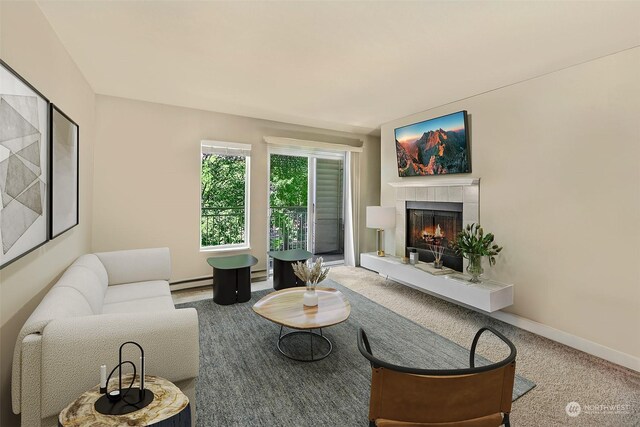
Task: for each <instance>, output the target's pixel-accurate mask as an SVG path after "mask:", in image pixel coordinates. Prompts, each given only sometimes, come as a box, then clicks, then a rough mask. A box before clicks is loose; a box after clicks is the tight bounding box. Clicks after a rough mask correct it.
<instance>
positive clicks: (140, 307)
mask: <svg viewBox="0 0 640 427" xmlns="http://www.w3.org/2000/svg"><path fill="white" fill-rule="evenodd" d="M167 310H175V307H174V306H173V299H172V298H171V296H161V297H153V298H143V299H136V300H131V301H122V302H113V303H110V304H105V305H104V306H103V308H102V313H104V314H109V313H144V312H149V311H167Z"/></svg>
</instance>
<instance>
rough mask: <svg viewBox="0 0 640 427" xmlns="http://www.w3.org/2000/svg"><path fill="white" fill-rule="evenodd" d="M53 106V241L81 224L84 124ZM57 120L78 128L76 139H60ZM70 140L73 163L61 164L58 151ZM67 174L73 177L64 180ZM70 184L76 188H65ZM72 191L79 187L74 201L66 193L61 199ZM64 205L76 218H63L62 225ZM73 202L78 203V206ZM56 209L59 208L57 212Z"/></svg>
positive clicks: (51, 198)
mask: <svg viewBox="0 0 640 427" xmlns="http://www.w3.org/2000/svg"><path fill="white" fill-rule="evenodd" d="M49 109H50V111H49V165H50V167H49V238H50V239H51V240H53V239H55V238H56V237H59V236H61V235H62V234H64V233H66V232H67V231H69V230H71V229H72V228H74V227H76V226H77V225H78V224H80V126H79V125H78V124H77V123H76V122H75V121H73V119H71V117H69V116H68V115H67V114H65V113H64V111H62V110H61V109H60V108H59V107H58V106H57V105H55V104H54V103H50V107H49ZM56 119H58V120H59V121H60V122H61V123H64V124H65V125H66V126H68V127H69V128H72V129H75V132H74V133H72V135H71V138H72V139H73V140H72V141H64V140H60V138H61V136H60V135H58V133H57V132H56ZM62 138H63V137H62ZM69 142H71V144H72V146H73V150H72V154H73V156H71V157H69V159H68V160H69V161H70V164H64V162H62V163H59V162H58V161H57V160H56V151H57V149H58V150H60V149H61V148H62V144H63V143H69ZM67 166H70V167H71V169H70V170H60V169H63V168H66V167H67ZM65 173H66V174H69V173H71V175H72V179H70V180H69V179H63V178H62V177H63V176H64V175H62V174H65ZM74 177H75V178H74ZM56 180H58V182H57V181H56ZM69 183H71V184H73V185H74V186H75V188H71V189H70V188H68V187H67V188H64V187H63V186H64V185H65V184H66V185H68V184H69ZM72 190H75V191H74V192H73V193H74V194H73V195H74V197H73V203H72V204H71V206H68V204H69V203H68V200H69V197H68V194H66V195H67V197H66V199H67V200H64V199H63V200H61V196H60V195H59V193H60V192H65V193H69V191H72ZM62 196H64V194H62ZM60 205H62V208H61V209H62V210H66V211H67V213H69V212H71V213H73V214H74V216H75V218H73V219H72V220H71V221H66V222H64V221H61V222H62V224H57V223H56V219H57V218H56V217H57V214H59V213H60V211H59V210H60V208H59V206H60ZM73 205H75V208H74V206H73ZM69 208H71V209H69ZM56 209H59V210H58V211H57V210H56Z"/></svg>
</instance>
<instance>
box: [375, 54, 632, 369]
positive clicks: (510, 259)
mask: <svg viewBox="0 0 640 427" xmlns="http://www.w3.org/2000/svg"><path fill="white" fill-rule="evenodd" d="M505 60H508V59H505ZM638 76H640V48H635V49H632V50H628V51H624V52H621V53H618V54H615V55H611V56H608V57H605V58H601V59H598V60H594V61H591V62H588V63H585V64H582V65H579V66H575V67H572V68H569V69H565V70H563V71H559V72H556V73H552V74H549V75H546V76H543V77H540V78H536V79H533V80H529V81H526V82H523V83H519V84H515V85H512V86H509V87H505V88H502V89H498V90H495V91H493V92H489V93H486V94H482V95H478V96H474V97H471V98H468V99H466V100H463V101H459V102H455V103H452V104H448V105H445V106H442V107H439V108H435V109H432V110H429V111H424V112H421V113H418V114H414V115H412V116H409V117H405V118H402V119H398V120H394V121H392V122H389V123H386V124H384V125H383V126H382V135H381V137H382V142H381V153H382V154H381V168H382V183H381V200H382V204H384V205H388V206H393V202H394V189H393V188H392V187H391V186H389V185H387V183H388V182H392V181H400V180H409V179H415V180H437V179H438V178H439V177H421V178H402V179H401V178H399V177H398V175H397V170H396V162H395V145H394V135H393V131H394V129H395V128H397V127H399V126H403V125H407V124H411V123H415V122H418V121H421V120H425V119H428V118H433V117H438V116H441V115H444V114H447V113H451V112H455V111H459V110H463V109H464V110H467V111H468V112H469V119H470V120H469V122H470V134H471V149H472V173H471V174H470V176H474V177H480V178H481V181H480V221H481V223H482V224H483V226H484V228H485V230H489V231H492V232H494V233H495V235H496V240H497V242H498V243H499V244H501V245H503V246H504V250H503V252H502V254H501V255H500V257H499V258H498V263H497V265H496V266H495V267H493V268H491V269H489V268H488V267H486V266H485V267H486V268H485V270H488V274H489V275H491V276H493V277H495V278H497V279H499V280H502V281H505V282H512V283H514V284H515V304H514V305H513V306H512V307H511V308H510V309H509V310H508V311H510V312H512V313H515V314H517V315H520V316H523V317H525V318H528V319H531V320H534V321H537V322H540V323H542V324H544V325H547V326H551V327H553V328H556V329H559V330H561V331H564V332H567V333H569V334H573V335H576V336H578V337H581V338H584V339H587V340H590V341H593V342H595V343H598V344H600V345H602V346H606V347H609V348H611V349H615V350H618V351H620V352H623V353H626V354H627V355H631V356H635V357H640V335H638V328H639V327H640V269H638V266H637V259H638V255H639V251H638V242H639V241H640V227H638V224H640V120H639V118H640V79H639V78H638ZM462 176H464V175H462ZM390 241H391V242H393V238H392V237H391V238H390ZM387 249H390V248H389V247H388V248H387Z"/></svg>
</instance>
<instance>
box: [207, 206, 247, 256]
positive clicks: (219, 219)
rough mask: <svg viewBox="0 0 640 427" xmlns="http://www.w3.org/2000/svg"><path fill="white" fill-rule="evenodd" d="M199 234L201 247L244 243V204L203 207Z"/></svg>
mask: <svg viewBox="0 0 640 427" xmlns="http://www.w3.org/2000/svg"><path fill="white" fill-rule="evenodd" d="M200 235H201V242H200V243H201V245H202V246H203V247H205V246H218V245H232V244H237V243H246V242H245V209H244V206H241V207H222V208H219V207H217V208H210V207H203V208H202V214H201V217H200Z"/></svg>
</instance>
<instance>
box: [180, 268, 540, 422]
mask: <svg viewBox="0 0 640 427" xmlns="http://www.w3.org/2000/svg"><path fill="white" fill-rule="evenodd" d="M322 285H323V286H324V287H333V288H336V289H339V290H340V291H341V292H342V293H344V294H345V296H346V297H347V299H348V300H349V302H350V303H351V316H350V317H349V319H348V320H347V321H345V322H343V323H341V324H339V325H336V326H332V327H330V328H326V329H323V333H324V335H325V336H327V337H328V338H329V339H330V340H331V341H332V342H333V352H332V353H331V354H330V355H329V356H328V357H327V358H326V359H323V360H321V361H318V362H312V363H305V362H296V361H293V360H289V359H287V358H285V357H284V356H283V355H281V354H280V352H279V351H278V349H277V348H276V342H277V339H278V333H279V331H280V326H278V325H276V324H274V323H272V322H270V321H268V320H266V319H264V318H262V317H260V316H258V315H257V314H256V313H254V312H253V309H252V308H251V307H252V306H253V304H255V303H256V302H257V301H258V300H259V299H260V298H262V297H263V296H265V295H267V294H268V293H270V292H271V291H270V290H265V291H260V292H254V293H253V294H252V298H251V300H250V301H249V302H247V303H243V304H234V305H230V306H220V305H217V304H215V303H214V302H213V301H212V300H204V301H197V302H192V303H187V304H181V305H179V306H178V307H194V308H196V310H197V311H198V318H199V322H200V375H199V377H198V386H197V402H196V403H197V405H196V408H197V417H198V425H199V426H292V427H294V426H295V427H302V426H318V425H334V426H363V427H364V426H367V425H368V421H367V414H368V409H369V390H370V381H371V368H370V365H369V362H368V361H367V360H366V359H365V358H364V357H363V356H362V355H361V354H360V352H359V351H358V347H357V344H356V337H357V331H358V328H359V327H362V328H363V329H364V330H365V331H366V332H367V335H368V336H369V340H370V342H371V346H372V350H373V352H374V354H375V355H376V356H377V357H379V358H381V359H383V360H387V361H389V362H392V363H397V364H401V365H405V366H413V367H420V368H432V369H446V368H464V367H468V364H469V350H468V348H464V347H461V346H459V345H458V344H456V343H454V342H452V341H450V340H448V339H446V338H444V337H442V336H440V335H438V334H436V333H435V332H432V331H430V330H429V329H426V328H423V327H422V326H420V325H418V324H416V323H413V322H412V321H410V320H408V319H406V318H404V317H402V316H400V315H398V314H396V313H394V312H392V311H391V310H388V309H386V308H384V307H382V306H380V305H379V304H377V303H375V302H373V301H371V300H369V299H367V298H365V297H364V296H362V295H360V294H358V293H356V292H353V291H351V290H349V289H348V288H346V287H344V286H342V285H340V284H337V283H335V282H332V281H331V280H325V281H324V282H323V283H322ZM425 309H428V307H425ZM485 334H488V333H485ZM481 341H482V339H481ZM314 343H316V345H317V346H316V347H314V351H322V350H324V349H325V348H321V347H322V344H321V342H320V340H314ZM470 345H471V342H469V346H470ZM284 348H285V350H286V351H288V352H291V353H296V354H300V355H303V354H304V352H305V351H307V352H308V351H309V340H308V338H307V337H303V339H297V338H295V339H293V340H291V341H290V342H287V345H286V347H284ZM507 353H508V351H507V350H506V346H505V356H506V354H507ZM486 363H489V362H488V361H487V360H486V359H483V358H481V357H478V358H477V362H476V364H477V365H478V366H479V365H483V364H486ZM534 386H535V384H534V383H533V382H531V381H529V380H527V379H526V378H522V377H521V376H519V375H516V381H515V386H514V393H513V398H514V400H515V399H517V398H519V397H520V396H522V395H523V394H524V393H526V392H528V391H529V390H531V389H532V388H533V387H534Z"/></svg>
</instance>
